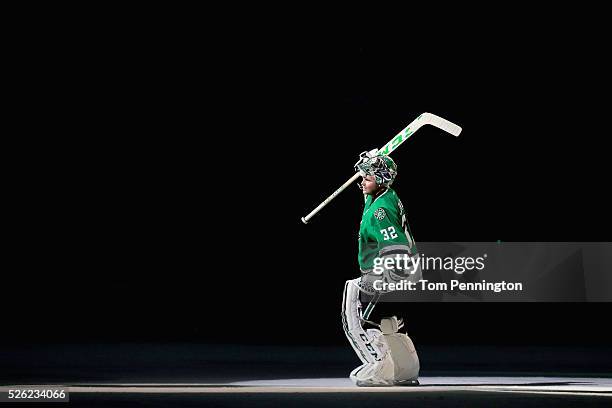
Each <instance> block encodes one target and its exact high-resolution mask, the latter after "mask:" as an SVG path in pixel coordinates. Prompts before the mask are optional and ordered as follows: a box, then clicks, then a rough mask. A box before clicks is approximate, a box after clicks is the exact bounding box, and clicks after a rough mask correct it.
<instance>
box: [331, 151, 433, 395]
mask: <svg viewBox="0 0 612 408" xmlns="http://www.w3.org/2000/svg"><path fill="white" fill-rule="evenodd" d="M355 170H356V171H357V172H358V173H359V175H360V176H361V178H362V181H361V183H360V184H359V186H360V188H361V190H362V192H363V194H364V199H365V205H364V209H363V215H362V218H361V225H360V228H359V253H358V260H359V266H360V269H361V276H360V277H359V278H356V279H352V280H348V281H347V282H346V283H345V285H344V293H343V296H342V325H343V329H344V332H345V334H346V337H347V338H348V340H349V343H350V344H351V346H352V347H353V349H354V350H355V352H356V353H357V356H358V357H359V359H360V360H361V362H362V364H361V365H360V366H359V367H357V368H355V369H354V370H353V371H352V372H351V373H350V379H351V380H352V381H353V383H355V384H356V385H357V386H361V387H368V386H393V385H418V384H419V382H418V377H419V358H418V356H417V352H416V350H415V348H414V345H413V343H412V340H411V339H410V338H409V337H408V336H407V335H406V334H404V333H401V332H400V331H399V330H400V329H401V328H402V326H403V323H402V321H401V320H398V319H397V317H396V316H385V315H381V316H380V318H377V319H374V318H373V317H372V316H375V315H377V314H379V313H376V308H375V307H374V306H376V304H377V301H378V302H379V303H380V299H382V298H383V297H384V296H385V295H386V294H388V291H385V290H384V289H382V286H383V285H382V284H383V283H394V282H399V281H401V280H409V281H413V282H417V281H418V280H419V279H421V278H422V272H421V269H420V268H419V264H418V263H412V264H411V266H412V267H408V268H404V269H402V268H401V267H400V266H401V265H397V264H395V263H394V262H393V259H398V258H399V257H397V255H401V256H403V257H404V258H406V257H408V258H409V259H412V258H413V257H418V254H417V251H416V246H415V245H414V240H413V238H412V235H411V233H410V229H409V227H408V223H407V220H406V214H405V211H404V208H403V206H402V203H401V201H400V199H399V197H398V195H397V193H396V192H395V191H394V190H393V189H392V188H391V184H392V183H393V181H394V180H395V177H396V175H397V166H396V164H395V162H394V161H393V160H392V159H391V158H390V157H388V156H385V155H379V154H378V151H377V150H376V149H375V150H372V151H369V152H363V153H361V155H360V157H359V161H358V162H357V163H356V164H355ZM377 258H378V259H377ZM415 259H416V258H415ZM386 261H389V262H386ZM375 265H385V267H384V268H383V271H382V272H381V271H380V269H381V268H375ZM404 266H405V265H404ZM387 287H388V285H387ZM368 298H369V299H370V301H369V302H368V300H367V299H368ZM378 309H379V310H380V307H379V308H378ZM373 320H375V321H373ZM368 326H371V328H367V327H368Z"/></svg>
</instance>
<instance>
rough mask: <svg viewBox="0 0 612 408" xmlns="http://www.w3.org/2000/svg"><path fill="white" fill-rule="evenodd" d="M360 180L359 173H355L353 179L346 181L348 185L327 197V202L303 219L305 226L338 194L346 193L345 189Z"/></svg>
mask: <svg viewBox="0 0 612 408" xmlns="http://www.w3.org/2000/svg"><path fill="white" fill-rule="evenodd" d="M358 178H359V173H355V175H353V177H351V178H350V179H348V180H347V181H346V183H344V184H343V185H342V186H341V187H340V188H339V189H337V190H336V191H334V192H333V193H332V195H330V196H329V197H327V198H326V199H325V201H323V202H322V203H321V204H319V206H318V207H317V208H315V209H314V210H312V211H311V212H310V214H308V215H307V216H305V217H302V222H303V223H304V224H307V223H308V221H310V219H311V218H312V217H314V216H315V214H316V213H318V212H319V211H321V209H322V208H323V207H325V206H326V205H327V204H329V202H330V201H331V200H333V199H334V198H336V196H337V195H338V194H340V193H341V192H343V191H344V190H345V189H346V188H347V187H348V186H350V185H351V184H353V183H354V182H355V181H357V179H358Z"/></svg>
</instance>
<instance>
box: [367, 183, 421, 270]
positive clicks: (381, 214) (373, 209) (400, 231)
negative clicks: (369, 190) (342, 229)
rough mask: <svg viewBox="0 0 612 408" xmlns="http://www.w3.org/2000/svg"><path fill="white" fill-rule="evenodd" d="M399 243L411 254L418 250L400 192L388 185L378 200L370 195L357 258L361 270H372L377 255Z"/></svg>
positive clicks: (398, 245) (397, 245) (395, 246)
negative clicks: (398, 194) (398, 193)
mask: <svg viewBox="0 0 612 408" xmlns="http://www.w3.org/2000/svg"><path fill="white" fill-rule="evenodd" d="M400 246H401V247H404V248H405V249H406V250H407V251H409V253H410V255H415V254H416V253H417V249H416V246H415V244H414V239H413V237H412V234H411V233H410V228H409V226H408V222H407V220H406V212H405V211H404V206H403V205H402V202H401V201H400V199H399V197H398V196H397V193H396V192H395V191H394V190H393V189H392V188H387V189H386V190H385V191H384V192H383V193H382V194H381V195H379V196H378V197H376V198H375V199H373V198H372V196H371V195H367V197H366V200H365V207H364V209H363V215H362V217H361V225H360V227H359V253H358V260H359V267H360V268H361V271H362V272H367V271H370V270H372V268H373V267H374V258H376V257H378V256H380V255H383V254H384V253H385V252H388V251H387V250H389V249H391V248H390V247H393V248H397V247H400ZM385 248H386V249H387V250H385Z"/></svg>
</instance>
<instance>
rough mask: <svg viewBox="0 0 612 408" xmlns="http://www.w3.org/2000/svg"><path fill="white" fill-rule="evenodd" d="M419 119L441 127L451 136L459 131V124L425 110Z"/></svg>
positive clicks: (457, 134)
mask: <svg viewBox="0 0 612 408" xmlns="http://www.w3.org/2000/svg"><path fill="white" fill-rule="evenodd" d="M421 119H422V120H423V122H424V123H425V124H428V125H432V126H435V127H437V128H438V129H442V130H444V131H445V132H448V133H450V134H451V135H453V136H459V134H460V133H461V126H458V125H455V124H454V123H453V122H449V121H448V120H446V119H444V118H441V117H439V116H437V115H434V114H433V113H428V112H425V113H423V114H422V115H421Z"/></svg>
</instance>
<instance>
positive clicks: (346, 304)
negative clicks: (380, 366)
mask: <svg viewBox="0 0 612 408" xmlns="http://www.w3.org/2000/svg"><path fill="white" fill-rule="evenodd" d="M361 324H362V322H361V301H360V300H359V278H357V279H353V280H348V281H346V283H345V284H344V292H343V295H342V328H343V330H344V334H345V335H346V337H347V339H348V340H349V343H350V344H351V346H352V347H353V349H354V350H355V353H357V356H358V357H359V359H360V360H361V362H362V363H363V364H366V363H373V362H375V361H379V360H381V359H382V357H383V354H384V353H383V351H384V350H381V347H380V341H374V340H375V337H376V336H374V335H373V334H374V333H373V332H371V331H369V330H368V331H366V330H364V329H363V326H362V325H361ZM378 337H380V338H381V339H382V335H380V336H378ZM358 368H359V367H358Z"/></svg>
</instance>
